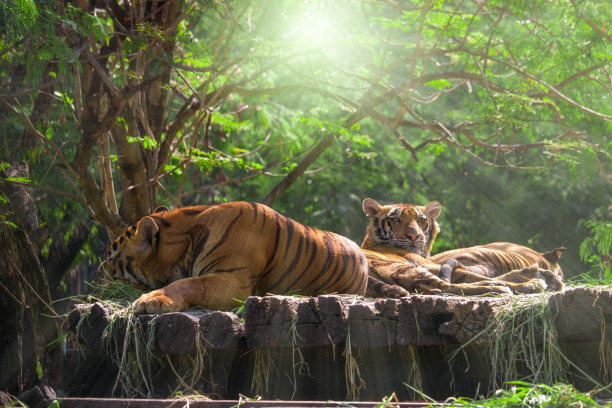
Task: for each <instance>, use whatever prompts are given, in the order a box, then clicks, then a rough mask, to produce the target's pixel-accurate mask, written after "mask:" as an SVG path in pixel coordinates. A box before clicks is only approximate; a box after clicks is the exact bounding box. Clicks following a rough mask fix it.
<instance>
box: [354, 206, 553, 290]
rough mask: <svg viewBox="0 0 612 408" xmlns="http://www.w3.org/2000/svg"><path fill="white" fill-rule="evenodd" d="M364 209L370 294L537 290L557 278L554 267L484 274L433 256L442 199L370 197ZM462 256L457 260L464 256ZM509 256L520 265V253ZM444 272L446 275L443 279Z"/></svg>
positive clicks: (449, 258) (450, 258)
mask: <svg viewBox="0 0 612 408" xmlns="http://www.w3.org/2000/svg"><path fill="white" fill-rule="evenodd" d="M363 211H364V213H365V214H366V215H367V216H368V217H369V220H370V222H369V224H368V226H367V228H366V234H365V238H364V240H363V242H362V244H361V248H362V250H363V251H364V253H365V256H366V258H367V260H368V263H369V267H370V272H369V273H370V274H369V277H368V291H367V295H368V296H373V297H402V296H406V295H407V294H408V293H410V292H418V293H425V294H439V293H448V294H456V295H460V294H463V295H481V294H487V293H493V294H510V293H534V292H539V291H541V290H542V289H543V283H542V281H543V280H544V281H546V280H548V281H554V280H555V279H554V273H553V272H552V271H550V270H544V269H541V268H534V267H531V263H529V265H527V263H528V262H527V263H523V264H520V266H519V267H524V268H525V270H522V269H521V270H511V271H506V270H503V271H502V270H500V271H499V273H495V274H494V275H495V276H483V275H481V274H479V273H478V272H479V271H478V269H477V268H475V269H470V268H471V266H464V265H463V264H461V262H460V261H459V260H457V259H455V257H454V256H453V255H448V256H446V257H444V258H440V259H438V260H437V262H435V261H434V260H432V259H430V258H429V256H430V253H431V249H432V247H433V243H434V240H435V238H436V236H437V234H438V233H439V232H440V226H439V224H438V222H437V220H436V218H437V217H438V216H439V215H440V212H441V205H440V203H439V202H438V201H432V202H430V203H428V204H427V205H425V206H415V205H410V204H392V205H386V206H383V205H381V204H379V203H378V202H376V201H375V200H373V199H371V198H366V199H365V200H364V201H363ZM476 254H478V253H477V251H476ZM458 255H460V254H459V253H457V257H458V258H459V259H461V260H463V259H465V258H460V257H459V256H458ZM507 257H508V258H510V259H512V260H513V261H514V262H516V264H517V265H519V263H520V262H519V261H518V257H516V254H514V253H512V252H508V255H507ZM500 259H503V258H500ZM476 264H477V263H476ZM505 272H507V273H505ZM445 276H447V277H448V279H444V277H445ZM451 278H452V279H451ZM518 278H520V279H518Z"/></svg>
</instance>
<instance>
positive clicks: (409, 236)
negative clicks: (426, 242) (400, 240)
mask: <svg viewBox="0 0 612 408" xmlns="http://www.w3.org/2000/svg"><path fill="white" fill-rule="evenodd" d="M417 236H418V235H417V233H412V232H409V233H407V234H406V238H408V239H409V240H410V241H415V240H416V239H417Z"/></svg>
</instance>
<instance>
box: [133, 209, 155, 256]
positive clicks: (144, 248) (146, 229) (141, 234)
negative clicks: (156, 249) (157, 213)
mask: <svg viewBox="0 0 612 408" xmlns="http://www.w3.org/2000/svg"><path fill="white" fill-rule="evenodd" d="M158 232H159V227H158V226H157V223H156V222H155V220H154V219H153V218H151V217H144V218H143V219H141V220H140V221H139V222H138V226H136V236H135V237H134V240H135V241H136V242H137V244H138V250H139V251H141V252H148V251H150V250H151V249H152V248H153V245H154V242H153V241H154V240H155V238H156V236H157V233H158Z"/></svg>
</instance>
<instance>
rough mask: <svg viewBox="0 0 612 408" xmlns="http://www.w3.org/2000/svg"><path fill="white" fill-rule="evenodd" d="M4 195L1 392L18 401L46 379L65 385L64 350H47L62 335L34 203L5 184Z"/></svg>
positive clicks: (0, 210) (0, 223)
mask: <svg viewBox="0 0 612 408" xmlns="http://www.w3.org/2000/svg"><path fill="white" fill-rule="evenodd" d="M27 173H28V172H27V165H26V164H25V163H20V164H18V165H15V166H13V167H11V168H9V169H7V170H6V171H5V172H3V174H2V176H4V177H8V176H9V175H10V176H11V177H16V176H17V177H27ZM0 193H1V194H2V195H4V196H5V197H8V198H9V200H10V201H9V203H10V206H9V205H6V204H3V205H0V214H2V216H1V217H0V310H1V311H2V319H0V356H2V361H1V362H0V367H1V368H0V389H1V390H5V391H8V392H10V393H11V394H13V395H17V393H18V392H19V391H21V390H23V389H24V388H25V387H30V386H33V385H34V384H36V383H37V382H39V380H40V378H41V377H42V376H44V377H45V378H48V379H50V380H51V381H53V382H55V383H59V381H60V380H61V376H60V373H61V370H60V368H61V360H60V354H59V347H58V346H57V345H56V346H52V347H48V346H47V345H48V344H49V343H51V342H52V341H53V340H55V339H57V338H58V337H59V331H58V328H57V325H56V323H55V321H54V320H53V318H52V317H47V316H52V315H53V314H54V312H53V310H52V309H51V295H50V293H49V286H48V283H47V277H46V275H45V271H44V269H43V267H42V265H41V263H40V261H39V258H38V254H39V247H38V243H36V242H35V241H34V240H41V229H40V228H39V226H38V218H37V217H36V207H35V206H34V202H33V201H32V199H31V197H30V196H29V194H28V193H27V191H26V190H25V188H24V187H23V186H21V185H19V184H14V183H10V182H4V183H0ZM11 207H12V208H11ZM15 225H17V226H15ZM43 240H44V239H43ZM52 385H54V384H52Z"/></svg>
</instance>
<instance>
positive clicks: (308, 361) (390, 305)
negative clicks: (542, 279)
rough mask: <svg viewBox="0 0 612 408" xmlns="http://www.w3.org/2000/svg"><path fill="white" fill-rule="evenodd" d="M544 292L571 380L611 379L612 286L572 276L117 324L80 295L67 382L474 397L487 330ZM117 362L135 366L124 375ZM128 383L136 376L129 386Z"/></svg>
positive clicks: (93, 387) (259, 301)
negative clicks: (542, 286)
mask: <svg viewBox="0 0 612 408" xmlns="http://www.w3.org/2000/svg"><path fill="white" fill-rule="evenodd" d="M530 297H531V298H530ZM536 297H537V300H538V304H540V305H541V304H544V306H545V307H547V308H548V309H549V310H550V312H551V313H552V314H553V316H555V317H554V329H555V331H556V336H558V339H557V340H558V344H559V345H560V347H561V348H562V351H563V354H564V355H565V356H567V358H568V359H569V360H570V364H568V369H569V370H571V371H572V372H571V373H569V374H568V375H569V376H570V377H571V378H572V382H573V383H574V384H575V385H576V386H577V387H578V388H582V389H584V390H588V389H591V388H593V384H592V381H593V380H595V381H597V382H600V383H601V384H607V383H609V382H610V380H609V379H608V376H612V372H608V370H610V371H612V364H610V361H612V356H610V355H609V354H612V347H611V346H610V344H611V343H610V341H611V340H612V291H611V290H609V289H605V288H581V287H574V288H566V289H565V290H564V292H560V293H554V294H549V295H546V296H545V297H542V295H523V296H520V297H457V296H427V295H413V296H410V297H406V298H402V299H371V298H363V297H354V296H338V295H326V296H319V297H314V298H306V297H304V298H302V297H285V296H267V297H250V298H249V299H247V301H246V302H245V304H244V310H243V311H242V313H241V314H240V316H239V315H236V314H234V313H229V312H205V311H197V310H196V311H188V312H181V313H167V314H162V315H141V316H138V317H135V318H133V319H132V320H131V321H130V322H129V323H130V324H128V319H126V318H125V317H123V318H121V317H120V318H118V319H117V320H116V321H115V322H114V324H113V330H110V331H109V330H108V329H107V327H108V326H109V323H110V322H111V314H110V312H109V310H108V309H107V308H106V307H105V306H104V305H103V304H101V303H95V304H93V305H79V306H78V307H77V308H76V309H75V310H74V311H73V312H72V313H71V314H70V324H71V328H72V330H73V332H75V333H76V334H77V335H78V340H79V342H80V344H81V348H82V350H81V351H82V355H81V357H80V358H79V359H78V364H77V365H75V366H74V367H75V368H74V369H73V372H75V373H76V374H75V376H74V377H73V378H72V380H71V381H68V382H67V384H66V391H67V392H68V393H69V394H70V395H71V396H84V397H85V396H89V397H91V396H96V397H106V396H111V395H112V394H114V395H115V396H118V395H122V394H124V395H125V394H132V395H130V396H157V397H167V396H170V395H171V394H172V393H173V392H174V391H176V390H177V389H178V390H182V391H183V392H186V393H189V392H191V393H192V392H199V393H201V394H206V395H211V396H213V397H216V398H219V399H221V398H227V399H236V398H238V397H239V395H247V396H255V395H259V396H262V397H264V398H267V399H302V400H327V399H330V400H344V399H351V400H356V399H361V400H371V401H376V400H381V399H382V398H383V397H385V396H389V395H391V394H392V393H394V392H395V393H396V395H397V396H398V397H399V398H400V399H401V400H406V399H413V398H414V397H415V395H414V392H413V391H412V390H411V388H410V386H413V387H416V388H418V389H421V390H422V391H423V392H424V393H425V394H427V395H429V396H431V397H433V398H437V399H445V398H446V397H448V396H451V395H462V396H467V397H474V396H475V395H476V394H477V393H483V394H486V393H487V391H488V390H489V389H490V388H491V387H492V382H491V367H490V361H488V359H487V358H486V354H487V353H486V349H487V346H488V344H487V342H488V341H489V340H487V339H490V337H487V336H482V335H481V334H482V332H483V330H485V328H486V327H487V325H488V324H489V322H491V320H490V318H491V316H492V315H494V314H495V313H497V311H499V310H504V309H507V308H510V307H512V305H514V304H516V303H517V302H523V303H524V302H526V301H527V302H529V301H530V300H533V301H535V300H536ZM126 326H128V327H130V330H129V331H128V336H127V337H126V335H125V327H126ZM77 327H78V329H77ZM135 328H139V329H140V331H138V333H139V335H140V336H141V338H140V344H141V345H142V344H146V345H147V346H146V347H147V350H149V351H151V353H150V354H147V355H146V356H145V355H144V354H143V352H142V350H141V349H142V347H141V349H139V348H138V347H139V346H138V345H137V343H134V341H133V337H134V336H133V334H134V333H136V331H135V330H136V329H135ZM489 330H491V327H489ZM539 337H541V333H535V334H534V336H533V338H534V339H535V340H533V341H535V342H536V343H538V342H540V343H541V342H542V339H541V338H539ZM126 338H127V339H128V344H126V343H125V339H126ZM109 340H112V341H109ZM459 349H461V351H460V353H457V357H455V358H453V359H449V356H450V355H451V354H452V353H453V352H455V351H457V350H459ZM608 349H610V350H611V351H607V350H608ZM139 350H140V351H139ZM145 358H147V359H149V360H150V361H148V362H143V360H144V359H145ZM602 360H603V361H602ZM130 362H131V363H130ZM130 364H132V365H130ZM118 366H122V367H124V368H125V367H132V368H133V369H132V371H133V372H132V373H131V374H128V375H124V376H119V377H118V375H117V373H118V371H119V370H118V368H117V367H118ZM519 366H520V365H519ZM194 370H195V371H197V373H196V375H194ZM124 371H125V370H124ZM518 374H519V375H522V373H518ZM584 377H588V379H585V378H584ZM143 378H146V380H143ZM118 379H119V380H118ZM124 382H127V383H129V386H128V387H125V386H124V387H123V388H122V383H124ZM406 384H408V385H409V386H407V385H406ZM113 389H114V391H113Z"/></svg>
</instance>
